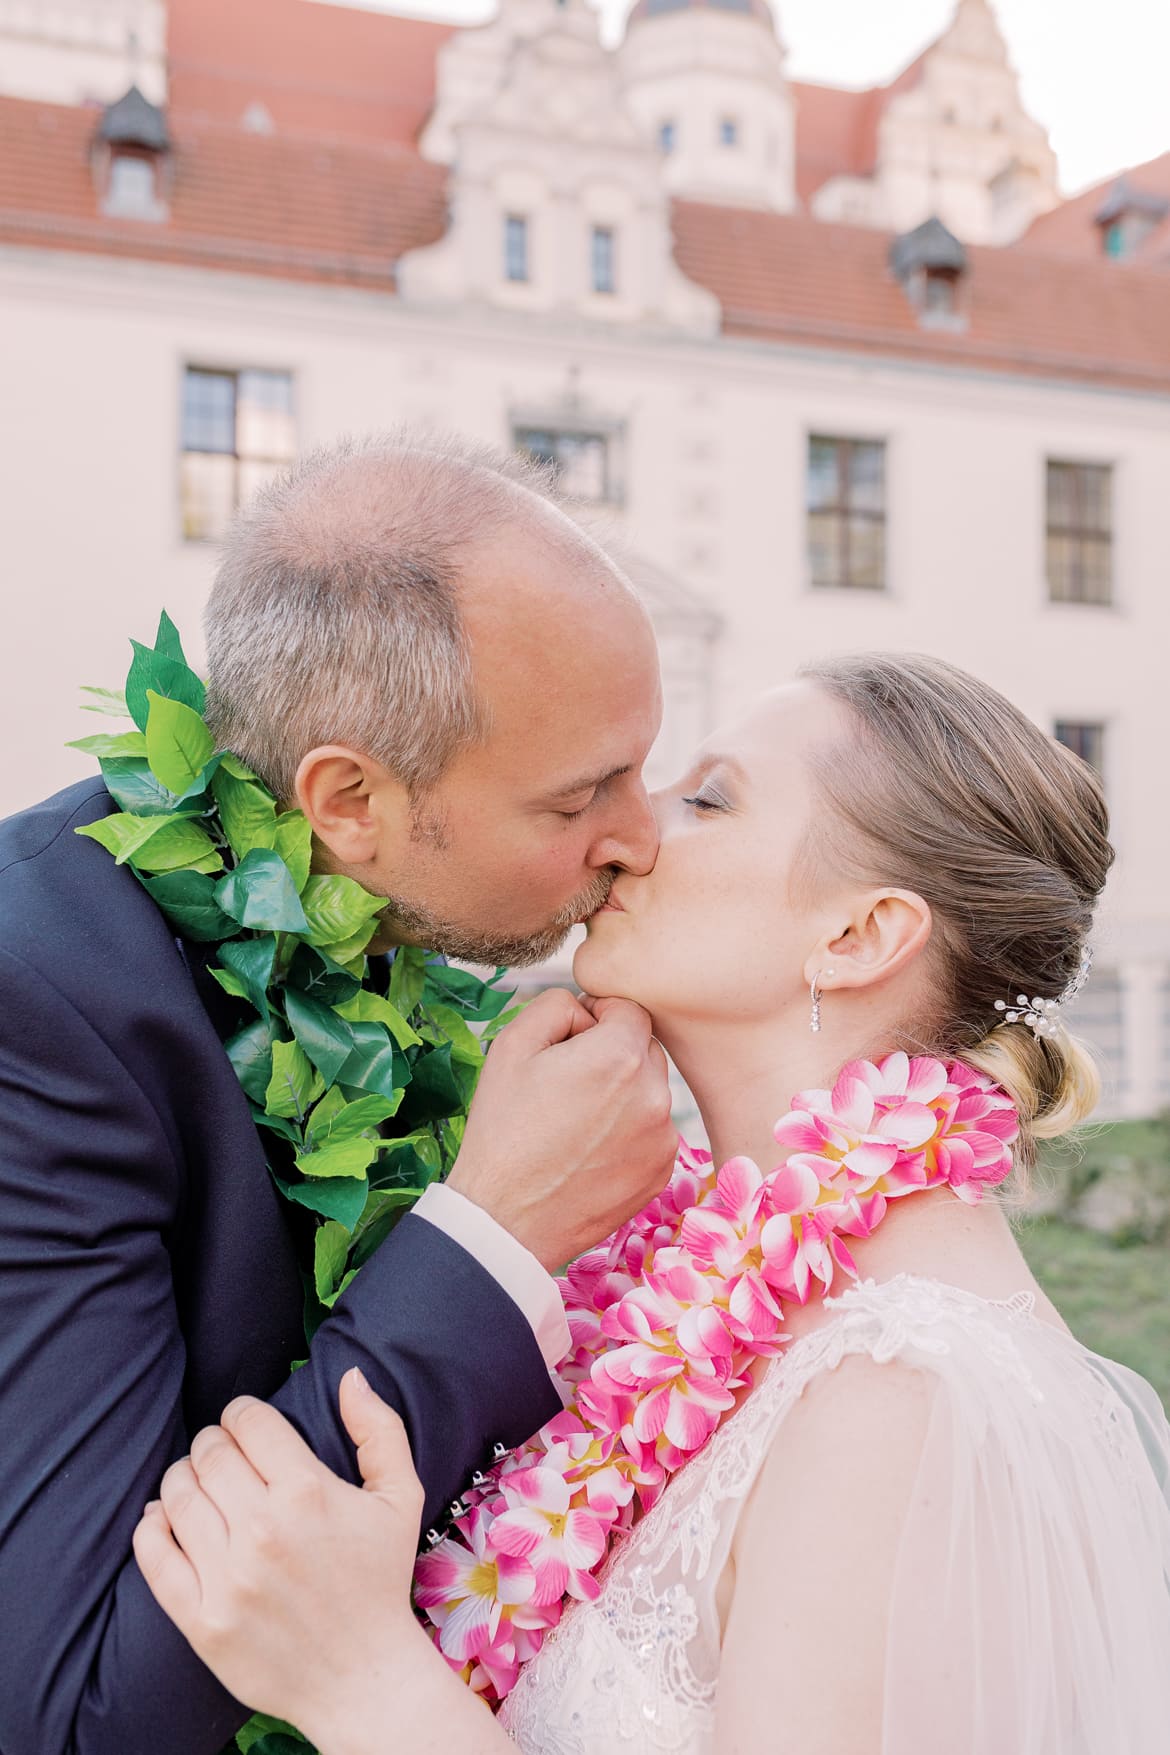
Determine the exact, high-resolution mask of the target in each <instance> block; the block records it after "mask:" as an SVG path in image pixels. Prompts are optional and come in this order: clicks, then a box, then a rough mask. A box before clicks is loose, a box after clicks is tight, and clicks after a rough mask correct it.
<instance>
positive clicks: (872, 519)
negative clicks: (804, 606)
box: [807, 434, 886, 591]
mask: <svg viewBox="0 0 1170 1755" xmlns="http://www.w3.org/2000/svg"><path fill="white" fill-rule="evenodd" d="M807 512H808V555H809V571H810V576H811V579H812V583H813V584H814V585H816V586H830V587H832V586H849V587H856V588H858V589H861V590H865V591H881V590H884V588H885V583H886V447H885V443H884V441H882V440H881V439H830V438H822V437H819V436H818V435H815V434H814V435H813V436H812V437H810V439H809V442H808V492H807Z"/></svg>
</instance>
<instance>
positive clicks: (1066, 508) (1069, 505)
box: [1048, 463, 1076, 530]
mask: <svg viewBox="0 0 1170 1755" xmlns="http://www.w3.org/2000/svg"><path fill="white" fill-rule="evenodd" d="M1075 519H1076V504H1075V491H1074V483H1073V471H1072V469H1071V468H1070V467H1069V465H1068V464H1067V463H1050V464H1049V465H1048V524H1049V528H1050V529H1051V528H1055V529H1063V530H1068V529H1069V528H1071V526H1072V525H1073V523H1074V522H1075Z"/></svg>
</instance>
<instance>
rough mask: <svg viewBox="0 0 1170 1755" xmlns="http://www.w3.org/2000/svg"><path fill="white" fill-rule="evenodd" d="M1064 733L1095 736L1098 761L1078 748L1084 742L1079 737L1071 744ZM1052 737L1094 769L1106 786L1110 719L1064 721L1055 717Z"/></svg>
mask: <svg viewBox="0 0 1170 1755" xmlns="http://www.w3.org/2000/svg"><path fill="white" fill-rule="evenodd" d="M1062 732H1075V733H1080V732H1089V733H1090V734H1093V735H1095V737H1096V742H1097V759H1096V760H1094V758H1093V756H1091V755H1086V754H1085V752H1084V750H1083V749H1081V748H1078V747H1077V744H1079V743H1080V742H1081V741H1082V740H1081V739H1080V738H1079V737H1078V738H1077V740H1076V742H1075V743H1074V742H1070V740H1069V738H1068V737H1067V736H1064V737H1062V736H1061V733H1062ZM1052 736H1053V738H1054V740H1055V741H1056V742H1057V743H1058V744H1060V745H1061V746H1062V748H1064V749H1066V750H1070V751H1071V752H1072V754H1073V755H1074V756H1079V758H1080V760H1081V761H1082V762H1084V763H1085V765H1086V766H1087V767H1089V768H1092V770H1093V772H1094V774H1096V776H1097V778H1098V779H1099V780H1100V782H1101V784H1102V785H1103V786H1104V785H1105V775H1106V765H1107V763H1108V760H1109V753H1108V752H1109V721H1108V719H1064V718H1056V717H1055V716H1054V717H1053V720H1052ZM1089 741H1090V742H1091V741H1092V739H1091V738H1090V740H1089Z"/></svg>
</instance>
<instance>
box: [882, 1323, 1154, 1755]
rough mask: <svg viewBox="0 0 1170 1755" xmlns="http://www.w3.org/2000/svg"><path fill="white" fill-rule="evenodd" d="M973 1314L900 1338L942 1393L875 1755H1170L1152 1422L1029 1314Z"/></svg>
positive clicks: (1119, 1372)
mask: <svg viewBox="0 0 1170 1755" xmlns="http://www.w3.org/2000/svg"><path fill="white" fill-rule="evenodd" d="M984 1309H985V1314H984V1316H983V1317H980V1315H979V1313H978V1311H977V1310H976V1309H975V1308H974V1307H973V1308H972V1309H971V1310H970V1311H969V1312H968V1313H967V1314H966V1315H965V1316H959V1315H958V1314H957V1313H955V1312H953V1311H952V1312H951V1313H950V1319H949V1320H947V1321H946V1322H945V1323H944V1325H943V1327H942V1328H941V1329H939V1328H935V1327H933V1325H932V1339H933V1341H934V1343H935V1345H933V1346H931V1347H926V1346H925V1345H923V1344H922V1341H921V1338H920V1336H918V1337H916V1334H915V1325H914V1324H913V1323H911V1324H909V1325H908V1326H907V1328H905V1329H904V1330H903V1332H902V1334H901V1336H900V1337H899V1344H898V1345H897V1347H896V1349H895V1350H896V1353H897V1356H899V1357H900V1358H902V1359H904V1360H905V1361H906V1362H908V1363H915V1364H917V1365H919V1366H920V1367H922V1368H923V1369H925V1370H928V1371H930V1372H932V1373H936V1374H937V1376H938V1378H939V1380H940V1381H939V1384H938V1391H937V1394H936V1396H935V1398H934V1402H933V1408H932V1412H931V1418H930V1423H929V1428H928V1432H927V1438H926V1442H925V1447H924V1450H923V1453H922V1457H921V1463H920V1466H919V1468H918V1471H917V1475H916V1479H915V1484H914V1488H913V1491H912V1494H911V1498H910V1503H909V1510H908V1514H907V1517H906V1521H905V1524H904V1527H903V1533H902V1538H901V1542H900V1545H899V1548H898V1554H897V1562H896V1568H895V1575H894V1581H893V1590H892V1595H891V1607H890V1620H889V1627H888V1642H887V1650H886V1674H885V1697H884V1722H883V1735H882V1740H881V1751H882V1755H935V1752H936V1751H938V1750H943V1749H945V1750H946V1751H947V1755H1155V1752H1156V1751H1161V1750H1166V1749H1168V1748H1170V1503H1168V1497H1167V1495H1168V1491H1170V1429H1168V1427H1167V1423H1166V1419H1165V1416H1164V1414H1163V1411H1162V1407H1161V1404H1160V1402H1159V1401H1158V1398H1157V1396H1156V1395H1155V1394H1154V1392H1153V1390H1152V1389H1151V1388H1150V1386H1149V1384H1147V1383H1146V1382H1145V1381H1144V1379H1142V1378H1140V1377H1138V1376H1137V1375H1136V1374H1135V1373H1133V1372H1131V1371H1129V1370H1127V1369H1126V1368H1125V1367H1124V1366H1121V1365H1117V1364H1115V1363H1113V1362H1112V1361H1109V1360H1105V1359H1101V1358H1098V1357H1097V1356H1096V1355H1094V1354H1092V1353H1089V1352H1088V1351H1087V1350H1086V1349H1085V1348H1083V1347H1081V1346H1080V1345H1079V1344H1078V1343H1077V1342H1075V1341H1074V1340H1072V1339H1071V1337H1069V1336H1067V1335H1065V1334H1064V1333H1063V1332H1062V1331H1060V1330H1058V1329H1055V1328H1053V1327H1051V1326H1049V1325H1047V1324H1044V1323H1042V1322H1040V1321H1039V1320H1037V1319H1036V1318H1034V1317H1032V1316H1030V1315H1028V1314H1027V1313H1026V1310H1025V1309H1024V1308H1021V1309H1020V1310H1019V1311H1018V1312H1016V1313H1014V1314H1013V1313H1011V1312H1007V1313H1004V1312H1002V1311H996V1312H995V1313H994V1316H993V1314H992V1311H991V1309H990V1307H984ZM1001 1317H1002V1318H1003V1320H1000V1318H1001ZM944 1336H945V1346H943V1347H941V1348H940V1347H939V1346H938V1345H937V1343H938V1341H939V1340H940V1339H942V1338H943V1337H944Z"/></svg>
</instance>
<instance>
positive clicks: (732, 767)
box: [694, 754, 751, 786]
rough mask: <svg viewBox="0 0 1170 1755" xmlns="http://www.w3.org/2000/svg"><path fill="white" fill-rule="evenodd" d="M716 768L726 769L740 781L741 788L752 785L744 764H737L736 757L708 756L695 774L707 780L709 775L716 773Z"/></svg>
mask: <svg viewBox="0 0 1170 1755" xmlns="http://www.w3.org/2000/svg"><path fill="white" fill-rule="evenodd" d="M716 768H726V769H727V772H728V773H729V774H730V775H731V776H732V778H733V779H734V780H738V781H739V783H740V785H741V786H749V785H750V784H751V782H750V781H749V779H748V776H747V770H746V769H745V768H744V766H743V763H742V762H737V761H736V759H735V757H734V756H721V755H716V754H711V755H706V756H704V757H703V758H702V760H701V761H700V762H699V763H698V764H697V765H696V767H695V769H694V772H695V773H696V774H697V775H699V776H700V777H701V778H703V779H705V778H706V777H707V775H708V774H712V773H714V771H715V769H716Z"/></svg>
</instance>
